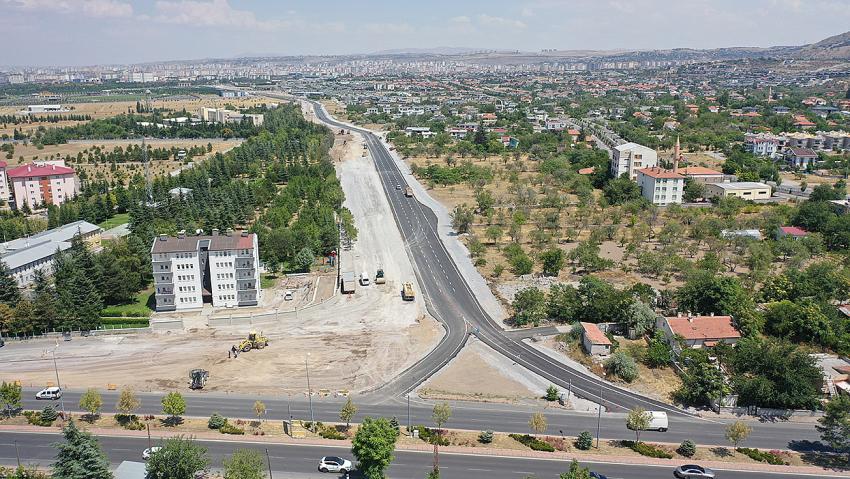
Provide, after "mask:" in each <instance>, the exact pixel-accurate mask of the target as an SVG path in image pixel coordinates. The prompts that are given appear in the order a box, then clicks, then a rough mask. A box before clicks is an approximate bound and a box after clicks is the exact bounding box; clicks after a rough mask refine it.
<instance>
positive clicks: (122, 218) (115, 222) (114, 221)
mask: <svg viewBox="0 0 850 479" xmlns="http://www.w3.org/2000/svg"><path fill="white" fill-rule="evenodd" d="M129 221H130V213H118V214H117V215H115V216H113V217H112V218H109V219H108V220H106V221H104V222H103V223H100V224H98V226H100V227H101V228H103V229H104V230H108V229H112V228H115V227H116V226H120V225H123V224H124V223H128V222H129Z"/></svg>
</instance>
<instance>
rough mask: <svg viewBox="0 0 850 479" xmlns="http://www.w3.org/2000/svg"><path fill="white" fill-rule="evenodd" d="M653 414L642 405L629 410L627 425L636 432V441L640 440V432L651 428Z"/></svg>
mask: <svg viewBox="0 0 850 479" xmlns="http://www.w3.org/2000/svg"><path fill="white" fill-rule="evenodd" d="M651 418H652V416H651V415H650V414H649V413H648V412H647V411H646V410H645V409H644V408H642V407H640V406H638V407H636V408H634V409H632V410H631V411H629V414H628V416H626V427H627V428H628V429H631V430H632V431H634V432H635V442H636V443H638V442H640V432H641V431H645V430H646V429H647V428H649V421H650V419H651Z"/></svg>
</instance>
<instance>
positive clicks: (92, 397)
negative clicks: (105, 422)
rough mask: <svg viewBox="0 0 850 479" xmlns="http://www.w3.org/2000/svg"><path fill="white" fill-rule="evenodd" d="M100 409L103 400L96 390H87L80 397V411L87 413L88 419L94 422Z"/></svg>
mask: <svg viewBox="0 0 850 479" xmlns="http://www.w3.org/2000/svg"><path fill="white" fill-rule="evenodd" d="M102 407H103V398H102V397H101V396H100V393H99V392H97V389H94V388H89V389H87V390H86V392H84V393H83V395H82V396H80V409H82V410H83V411H88V413H89V419H91V420H94V418H95V417H96V416H97V414H98V412H100V408H102Z"/></svg>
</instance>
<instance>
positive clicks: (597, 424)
mask: <svg viewBox="0 0 850 479" xmlns="http://www.w3.org/2000/svg"><path fill="white" fill-rule="evenodd" d="M603 402H604V400H603V399H602V385H601V384H600V385H599V407H597V408H596V411H597V413H596V449H599V425H600V422H601V421H602V403H603Z"/></svg>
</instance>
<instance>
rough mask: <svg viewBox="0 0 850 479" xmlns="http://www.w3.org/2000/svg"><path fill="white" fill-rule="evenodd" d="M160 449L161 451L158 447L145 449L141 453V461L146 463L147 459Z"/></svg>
mask: <svg viewBox="0 0 850 479" xmlns="http://www.w3.org/2000/svg"><path fill="white" fill-rule="evenodd" d="M160 449H162V447H160V446H154V447H149V448H147V449H145V450H144V451H142V459H144V460H146V461H147V460H148V459H150V458H151V455H152V454H153V453H155V452H157V451H159V450H160Z"/></svg>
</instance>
